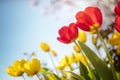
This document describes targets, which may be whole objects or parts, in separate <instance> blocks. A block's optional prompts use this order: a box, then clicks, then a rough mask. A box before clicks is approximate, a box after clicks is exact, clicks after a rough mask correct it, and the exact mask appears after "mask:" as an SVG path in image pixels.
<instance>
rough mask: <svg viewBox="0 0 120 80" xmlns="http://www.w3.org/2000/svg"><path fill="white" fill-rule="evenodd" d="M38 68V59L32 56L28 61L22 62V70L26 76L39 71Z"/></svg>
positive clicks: (39, 66)
mask: <svg viewBox="0 0 120 80" xmlns="http://www.w3.org/2000/svg"><path fill="white" fill-rule="evenodd" d="M40 68H41V65H40V61H39V60H38V59H36V58H34V59H32V60H31V61H30V62H26V63H25V64H24V66H23V71H24V72H25V73H27V75H28V76H33V75H34V74H36V73H38V72H39V70H40Z"/></svg>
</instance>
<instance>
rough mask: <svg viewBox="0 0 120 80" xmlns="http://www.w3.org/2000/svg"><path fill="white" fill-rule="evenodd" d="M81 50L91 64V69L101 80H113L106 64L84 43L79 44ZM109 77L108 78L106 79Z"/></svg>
mask: <svg viewBox="0 0 120 80" xmlns="http://www.w3.org/2000/svg"><path fill="white" fill-rule="evenodd" d="M79 45H80V46H81V49H82V50H83V52H84V53H85V55H86V56H87V58H88V59H89V61H90V62H91V63H92V65H93V67H94V68H95V70H96V72H97V73H98V75H100V77H101V78H102V80H114V79H113V78H114V77H113V74H112V72H111V71H110V69H109V68H108V66H107V64H106V63H105V62H104V61H102V60H101V59H100V58H99V57H98V56H97V55H96V54H95V53H94V52H93V51H92V50H91V49H90V48H89V47H87V46H86V45H85V44H84V43H82V42H79ZM108 76H109V77H108Z"/></svg>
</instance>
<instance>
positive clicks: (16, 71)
mask: <svg viewBox="0 0 120 80" xmlns="http://www.w3.org/2000/svg"><path fill="white" fill-rule="evenodd" d="M24 63H26V60H24V59H22V60H20V61H18V60H17V61H15V62H14V63H13V65H12V66H9V67H7V69H6V72H7V73H8V74H9V75H11V76H14V77H17V76H21V75H22V74H23V71H22V68H23V65H24Z"/></svg>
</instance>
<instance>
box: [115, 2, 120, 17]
mask: <svg viewBox="0 0 120 80" xmlns="http://www.w3.org/2000/svg"><path fill="white" fill-rule="evenodd" d="M114 12H115V13H116V14H117V15H119V16H120V1H119V2H118V4H117V5H116V6H115V8H114Z"/></svg>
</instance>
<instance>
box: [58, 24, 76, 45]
mask: <svg viewBox="0 0 120 80" xmlns="http://www.w3.org/2000/svg"><path fill="white" fill-rule="evenodd" d="M59 35H60V37H57V40H59V41H60V42H62V43H65V44H69V43H71V42H73V41H75V40H76V38H77V37H78V28H77V27H76V24H75V23H71V24H70V25H69V26H63V27H62V28H61V29H60V30H59Z"/></svg>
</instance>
